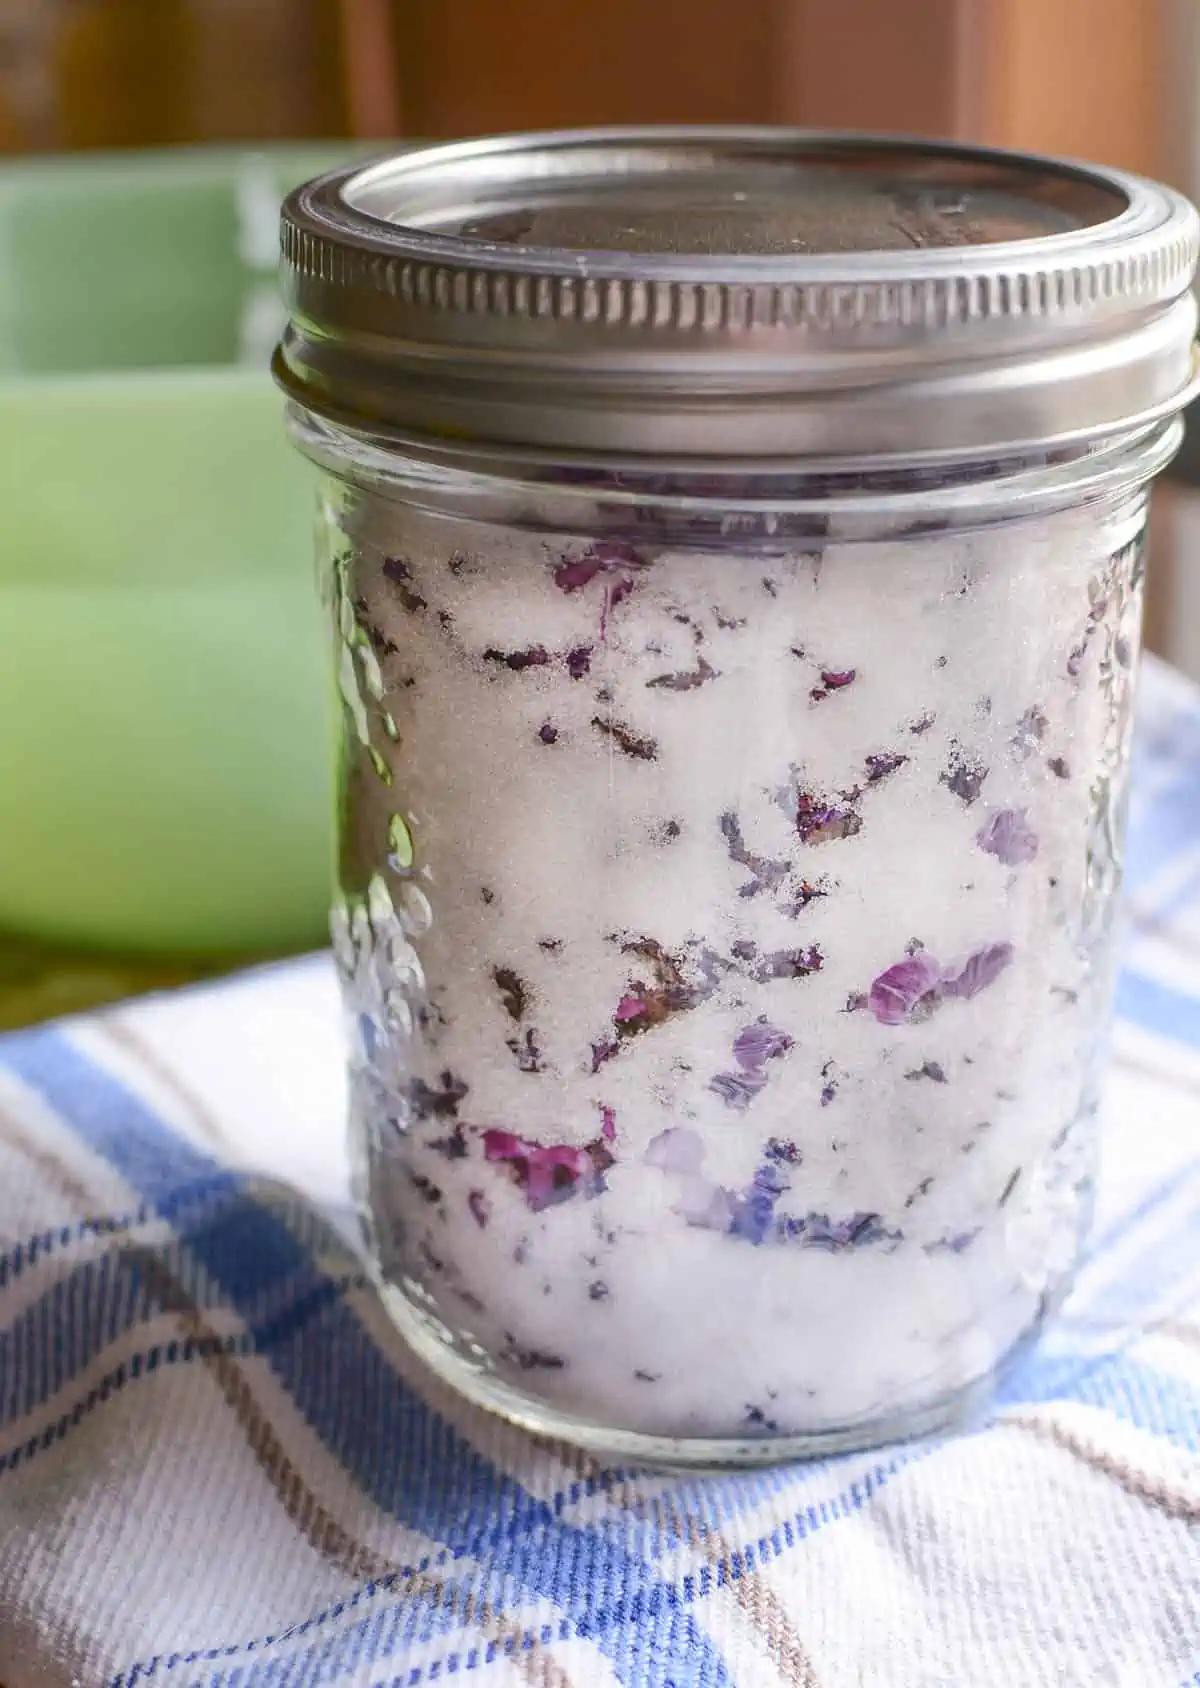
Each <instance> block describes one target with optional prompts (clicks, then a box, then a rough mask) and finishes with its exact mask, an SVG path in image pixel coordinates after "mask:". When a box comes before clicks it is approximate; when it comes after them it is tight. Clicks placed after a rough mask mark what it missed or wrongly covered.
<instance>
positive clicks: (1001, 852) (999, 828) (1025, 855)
mask: <svg viewBox="0 0 1200 1688" xmlns="http://www.w3.org/2000/svg"><path fill="white" fill-rule="evenodd" d="M975 842H976V843H977V844H978V846H979V848H980V849H981V850H983V851H985V852H986V853H987V854H988V855H989V856H995V857H996V859H997V860H998V861H1001V862H1003V863H1004V865H1005V867H1019V866H1020V865H1021V864H1022V863H1023V862H1031V861H1032V860H1033V859H1034V857H1035V856H1036V855H1037V853H1038V838H1037V833H1036V832H1034V830H1033V828H1032V827H1031V826H1030V825H1029V820H1028V814H1027V811H1026V810H1024V809H997V810H996V812H995V814H993V815H991V816H990V817H989V818H988V820H987V821H986V822H985V823H984V824H983V826H981V827H980V829H979V831H978V832H977V833H976V834H975Z"/></svg>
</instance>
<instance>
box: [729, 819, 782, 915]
mask: <svg viewBox="0 0 1200 1688" xmlns="http://www.w3.org/2000/svg"><path fill="white" fill-rule="evenodd" d="M720 825H721V834H722V836H723V837H724V839H725V843H726V845H727V846H728V849H729V859H730V861H732V862H736V863H737V865H738V867H744V868H746V869H748V871H749V872H750V873H751V875H752V876H753V877H752V878H751V879H750V881H749V883H748V884H747V885H745V886H743V888H742V891H741V895H742V896H743V897H752V896H755V895H757V893H758V892H759V891H763V890H767V891H770V890H774V889H775V887H776V886H777V885H779V884H780V883H781V882H782V881H783V880H784V879H786V878H787V876H788V873H789V872H790V871H791V870H790V868H789V866H788V863H787V862H777V861H770V860H769V859H768V858H767V857H765V856H756V855H755V854H754V852H753V851H752V850H750V849H748V848H747V845H746V840H745V838H744V836H743V834H742V825H741V822H740V821H739V819H738V817H737V816H736V815H735V814H734V813H733V812H732V811H731V810H727V811H726V812H725V814H723V815H722V816H721V821H720Z"/></svg>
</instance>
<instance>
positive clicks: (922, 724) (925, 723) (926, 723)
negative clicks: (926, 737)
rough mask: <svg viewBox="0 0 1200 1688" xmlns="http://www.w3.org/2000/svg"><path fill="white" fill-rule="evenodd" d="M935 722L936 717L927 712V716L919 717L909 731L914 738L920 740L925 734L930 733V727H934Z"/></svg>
mask: <svg viewBox="0 0 1200 1688" xmlns="http://www.w3.org/2000/svg"><path fill="white" fill-rule="evenodd" d="M933 722H934V717H933V716H932V715H930V714H929V713H928V712H926V714H924V715H920V716H918V717H917V719H916V720H915V721H914V722H913V723H912V725H911V726H910V727H909V729H908V730H909V732H910V733H912V735H913V737H914V738H920V737H921V735H922V734H923V733H927V732H928V731H929V729H930V727H932V726H933Z"/></svg>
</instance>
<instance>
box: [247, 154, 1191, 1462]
mask: <svg viewBox="0 0 1200 1688" xmlns="http://www.w3.org/2000/svg"><path fill="white" fill-rule="evenodd" d="M464 207H466V209H464ZM1195 245H1196V223H1195V218H1194V213H1193V212H1192V211H1191V208H1190V207H1188V206H1186V205H1185V204H1184V202H1182V201H1181V200H1179V199H1178V198H1177V197H1176V196H1174V195H1172V194H1170V193H1168V192H1167V190H1164V189H1159V188H1156V187H1153V186H1152V185H1150V184H1146V183H1142V182H1139V181H1134V180H1132V179H1130V178H1126V177H1118V176H1116V175H1113V174H1109V173H1100V172H1085V171H1081V170H1077V169H1071V168H1068V167H1065V166H1057V165H1053V164H1049V163H1046V162H1045V161H1038V160H1029V159H1024V158H1020V157H1016V156H1009V155H999V154H990V153H981V152H975V151H972V150H970V149H950V148H938V147H932V146H930V147H926V146H921V145H918V144H915V143H914V144H912V145H907V144H906V145H898V144H897V143H894V142H882V141H871V140H869V139H861V140H850V141H847V140H845V139H841V140H838V141H836V142H822V141H821V140H820V139H817V138H814V137H812V136H797V135H792V134H787V133H784V132H766V131H758V132H753V133H749V132H736V131H734V132H729V131H724V132H719V133H717V132H713V133H701V132H697V131H689V132H686V133H656V132H649V133H646V134H627V133H623V134H618V135H614V134H601V133H598V134H594V135H587V134H585V135H570V136H555V137H525V138H518V139H516V140H509V141H505V142H496V143H474V144H472V145H469V146H462V147H446V148H436V149H430V150H428V151H426V152H421V153H417V154H410V155H408V156H407V157H405V158H404V159H402V160H393V161H390V162H386V163H384V164H382V165H376V166H373V167H371V168H369V169H368V170H366V171H357V172H354V171H344V172H341V173H339V174H338V175H336V176H334V177H331V178H326V179H324V180H323V181H322V182H320V183H318V184H315V185H314V186H312V187H310V188H309V189H307V190H304V191H302V192H301V193H300V194H299V195H298V196H296V197H295V198H294V199H293V201H291V202H290V204H289V206H288V207H287V208H286V209H285V259H286V265H285V271H286V273H287V276H288V285H289V290H290V306H291V311H292V326H291V328H290V330H289V333H288V335H287V337H286V338H285V341H284V344H283V346H282V347H281V349H280V352H279V354H278V356H277V373H278V374H279V377H280V379H281V381H282V382H283V384H284V385H285V387H286V388H287V390H288V391H289V392H290V394H291V395H292V400H293V402H292V406H291V423H292V428H293V433H294V435H295V438H296V439H297V441H298V443H299V445H300V446H301V448H302V449H303V450H304V451H305V452H306V453H307V454H308V455H309V456H310V457H311V458H312V459H313V460H315V461H316V462H317V463H318V464H319V465H320V466H321V468H322V470H323V479H322V492H321V516H322V519H321V524H320V528H321V549H322V570H323V576H324V579H325V581H326V583H327V588H328V599H329V603H330V608H331V615H332V621H333V627H334V643H335V653H336V662H337V675H338V684H339V687H340V692H341V697H342V702H343V705H344V720H345V734H344V753H343V757H342V771H341V791H342V805H341V840H342V843H341V889H340V894H339V896H338V899H337V902H336V905H335V910H334V916H333V930H334V946H335V951H336V954H337V957H338V961H339V965H340V968H341V972H342V976H343V981H344V986H345V995H346V1001H347V1004H348V1008H349V1019H350V1027H351V1057H350V1071H351V1080H352V1090H351V1094H352V1130H353V1141H354V1146H355V1156H356V1165H357V1170H358V1176H359V1179H360V1187H361V1191H362V1195H363V1199H364V1205H365V1209H366V1212H367V1214H368V1216H369V1233H370V1238H371V1244H372V1249H373V1253H374V1258H375V1260H376V1262H377V1265H378V1271H379V1275H380V1280H381V1283H382V1285H383V1289H384V1293H385V1296H386V1299H387V1303H388V1306H389V1307H390V1309H391V1311H392V1313H393V1316H394V1318H395V1320H396V1323H397V1324H398V1326H399V1328H400V1329H401V1331H402V1332H403V1333H404V1335H405V1336H406V1337H407V1339H408V1340H409V1342H410V1343H411V1344H412V1345H413V1346H414V1347H415V1348H416V1349H417V1350H418V1351H419V1353H420V1354H421V1355H423V1356H424V1358H425V1359H426V1360H427V1361H428V1362H429V1363H430V1364H431V1365H432V1366H433V1367H434V1369H435V1370H437V1371H438V1372H440V1373H441V1374H442V1375H443V1376H445V1377H446V1378H448V1379H450V1380H451V1381H452V1382H453V1383H454V1384H456V1385H457V1386H458V1388H459V1389H460V1390H461V1391H462V1392H463V1393H464V1394H466V1395H468V1396H470V1397H471V1398H472V1399H474V1400H476V1401H477V1402H481V1403H483V1404H485V1405H487V1406H489V1407H492V1408H494V1409H496V1410H498V1411H500V1412H502V1413H504V1414H506V1415H507V1416H508V1417H510V1418H512V1419H514V1420H516V1421H518V1422H520V1423H522V1424H525V1425H526V1426H528V1427H530V1428H533V1429H536V1430H539V1431H542V1432H547V1433H552V1434H556V1435H561V1436H564V1437H566V1438H568V1439H571V1440H574V1441H576V1442H579V1443H582V1444H584V1445H587V1446H590V1447H593V1448H595V1449H597V1450H599V1451H604V1452H608V1453H614V1454H618V1455H621V1456H624V1457H641V1458H648V1459H656V1460H676V1461H691V1462H703V1463H711V1462H714V1461H726V1462H728V1461H762V1460H769V1459H774V1458H780V1457H793V1456H796V1455H800V1454H808V1453H817V1452H829V1451H836V1450H839V1449H844V1448H849V1447H857V1446H862V1445H866V1444H870V1443H874V1442H877V1441H882V1440H887V1439H891V1438H894V1437H900V1436H905V1435H911V1434H915V1433H919V1432H923V1431H926V1430H929V1429H932V1428H936V1427H938V1426H941V1425H944V1424H947V1423H950V1422H953V1421H956V1420H958V1419H960V1418H961V1417H962V1416H963V1415H964V1414H965V1413H967V1412H969V1411H970V1410H971V1409H972V1408H974V1407H975V1406H976V1405H977V1404H978V1403H979V1402H980V1401H981V1400H983V1399H986V1397H987V1395H988V1393H989V1392H990V1389H991V1387H992V1385H993V1382H994V1379H995V1376H996V1373H997V1370H998V1368H999V1367H1000V1366H1001V1365H1002V1364H1003V1362H1004V1361H1005V1360H1006V1359H1007V1358H1008V1357H1009V1356H1010V1355H1012V1353H1013V1352H1014V1350H1016V1349H1017V1348H1018V1346H1019V1345H1020V1344H1022V1343H1023V1342H1025V1341H1026V1340H1028V1339H1029V1338H1030V1337H1031V1336H1032V1335H1033V1334H1034V1333H1035V1332H1036V1331H1037V1329H1038V1327H1039V1325H1040V1323H1041V1321H1042V1320H1043V1318H1044V1317H1045V1316H1046V1314H1047V1312H1048V1311H1049V1310H1050V1309H1051V1308H1053V1306H1054V1305H1055V1304H1056V1303H1057V1302H1058V1300H1059V1299H1060V1298H1061V1297H1062V1295H1063V1293H1064V1291H1065V1290H1066V1288H1067V1286H1068V1285H1069V1282H1070V1277H1071V1272H1072V1268H1073V1265H1074V1262H1075V1260H1076V1257H1077V1255H1078V1251H1079V1248H1080V1244H1081V1239H1082V1238H1083V1236H1084V1235H1085V1233H1086V1230H1087V1225H1088V1218H1089V1212H1090V1206H1091V1190H1092V1181H1093V1173H1094V1160H1095V1150H1096V1108H1097V1091H1098V1080H1099V1077H1100V1068H1101V1062H1102V1057H1103V1046H1104V1036H1105V1027H1106V1022H1107V1016H1108V1011H1109V1002H1110V996H1111V986H1112V975H1113V930H1114V921H1113V916H1114V908H1115V902H1116V891H1117V888H1118V882H1119V875H1120V840H1121V831H1122V821H1123V808H1124V792H1125V780H1126V772H1127V767H1128V749H1129V723H1130V705H1131V698H1132V691H1133V683H1134V672H1135V667H1136V659H1137V647H1138V636H1139V618H1140V602H1141V583H1142V574H1143V566H1144V532H1145V519H1146V504H1147V496H1148V487H1149V483H1150V481H1151V479H1152V477H1153V476H1154V475H1155V473H1156V472H1157V471H1158V470H1159V469H1160V468H1161V467H1162V465H1163V464H1164V463H1165V462H1166V461H1167V460H1168V459H1169V457H1170V456H1171V454H1172V452H1173V451H1174V449H1175V447H1176V445H1177V443H1178V436H1179V423H1178V420H1177V412H1178V409H1179V407H1180V405H1181V403H1182V402H1183V400H1184V399H1185V398H1186V396H1187V392H1188V387H1189V383H1190V381H1191V370H1192V363H1191V350H1190V342H1191V338H1192V332H1193V327H1194V310H1193V306H1192V304H1191V300H1190V297H1189V295H1188V293H1187V288H1188V283H1189V280H1190V276H1191V273H1192V268H1193V264H1194V258H1195Z"/></svg>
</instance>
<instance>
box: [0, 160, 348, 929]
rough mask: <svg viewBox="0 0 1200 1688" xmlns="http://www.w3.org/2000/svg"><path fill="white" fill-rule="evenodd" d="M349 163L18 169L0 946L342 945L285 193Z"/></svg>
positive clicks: (6, 522) (7, 227)
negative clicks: (286, 344)
mask: <svg viewBox="0 0 1200 1688" xmlns="http://www.w3.org/2000/svg"><path fill="white" fill-rule="evenodd" d="M345 150H346V149H345V148H343V149H342V152H343V153H344V152H345ZM338 156H339V155H338V154H337V153H334V152H332V151H331V150H330V149H316V150H314V149H303V150H296V149H288V150H282V151H280V150H270V149H268V150H267V151H265V152H264V151H260V152H256V153H253V154H246V153H238V152H231V151H184V152H180V153H177V154H157V155H146V154H142V155H137V154H131V155H125V156H116V157H104V158H93V159H89V160H86V161H82V162H79V161H73V160H71V161H68V160H65V159H64V160H57V159H56V160H46V161H37V162H30V163H24V162H23V163H15V164H10V165H6V166H4V167H3V168H2V169H0V439H2V440H3V449H2V450H0V650H2V652H3V659H2V660H0V794H2V802H3V825H2V826H0V930H3V931H7V932H9V933H11V934H18V935H24V936H27V937H30V938H34V939H39V940H46V941H51V942H55V943H64V944H70V945H82V946H97V947H103V948H107V949H115V950H119V951H121V952H123V953H126V954H137V953H142V954H148V955H149V954H159V955H194V956H204V955H225V954H229V955H233V954H242V955H250V954H255V953H268V952H279V951H282V950H288V949H295V948H299V947H301V946H304V945H307V944H311V943H314V942H319V941H320V940H321V938H322V936H323V933H324V930H325V911H326V906H327V902H328V885H329V863H330V859H331V836H330V834H331V815H332V803H331V797H330V790H329V785H330V764H331V758H330V755H329V743H330V731H331V724H330V711H329V709H328V687H327V684H326V680H325V672H324V652H323V648H322V633H321V626H320V616H319V612H318V608H317V602H316V594H315V591H314V587H313V581H312V568H311V562H310V556H311V526H312V520H311V510H312V497H313V494H312V489H311V487H310V486H309V485H308V483H307V477H306V472H305V469H304V467H303V464H302V463H301V462H300V460H299V459H298V457H297V455H296V454H295V453H294V452H293V451H292V450H291V448H290V447H289V445H288V444H287V441H286V439H285V437H284V432H283V425H282V417H281V405H280V402H279V399H278V395H277V394H276V392H275V390H274V388H273V386H272V384H271V381H270V378H269V376H268V375H267V373H266V358H267V356H268V353H269V348H270V344H271V342H272V340H273V338H274V336H275V333H276V331H277V329H278V326H279V307H278V305H277V303H276V299H275V279H274V254H275V251H276V218H277V210H278V202H279V199H280V198H281V197H282V195H283V193H284V192H286V191H287V189H288V188H289V187H290V186H292V185H293V184H294V183H296V182H298V181H301V180H303V179H305V178H306V177H308V176H310V175H313V174H315V173H316V172H317V171H319V170H321V169H324V168H326V167H327V166H328V165H329V164H331V163H332V162H335V161H336V158H337V157H338Z"/></svg>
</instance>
